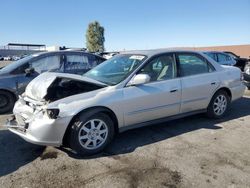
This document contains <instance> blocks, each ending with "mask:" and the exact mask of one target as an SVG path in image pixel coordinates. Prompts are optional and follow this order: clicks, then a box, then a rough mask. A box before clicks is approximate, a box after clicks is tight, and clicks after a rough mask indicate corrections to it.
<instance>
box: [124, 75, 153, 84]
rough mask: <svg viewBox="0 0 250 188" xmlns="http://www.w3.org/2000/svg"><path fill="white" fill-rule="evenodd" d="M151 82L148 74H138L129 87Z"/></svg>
mask: <svg viewBox="0 0 250 188" xmlns="http://www.w3.org/2000/svg"><path fill="white" fill-rule="evenodd" d="M149 81H150V76H149V75H147V74H137V75H136V76H134V77H133V78H132V79H131V80H130V81H129V83H128V84H127V86H136V85H142V84H146V83H148V82H149Z"/></svg>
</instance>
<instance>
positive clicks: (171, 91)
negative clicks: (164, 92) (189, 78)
mask: <svg viewBox="0 0 250 188" xmlns="http://www.w3.org/2000/svg"><path fill="white" fill-rule="evenodd" d="M176 91H178V89H172V90H170V93H174V92H176Z"/></svg>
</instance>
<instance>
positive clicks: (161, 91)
mask: <svg viewBox="0 0 250 188" xmlns="http://www.w3.org/2000/svg"><path fill="white" fill-rule="evenodd" d="M141 73H142V74H148V75H149V76H150V77H151V80H150V82H148V83H146V84H142V85H136V86H127V87H125V88H124V104H123V107H124V124H125V126H128V125H133V124H138V123H142V122H147V121H150V120H156V119H160V118H164V117H167V116H172V115H176V114H178V113H179V112H180V102H181V81H180V78H178V77H177V70H176V62H175V57H174V54H172V53H169V54H164V55H160V56H158V57H155V58H153V59H152V60H150V61H149V62H148V63H146V65H145V66H144V67H143V68H142V69H141V70H139V71H138V72H137V74H141Z"/></svg>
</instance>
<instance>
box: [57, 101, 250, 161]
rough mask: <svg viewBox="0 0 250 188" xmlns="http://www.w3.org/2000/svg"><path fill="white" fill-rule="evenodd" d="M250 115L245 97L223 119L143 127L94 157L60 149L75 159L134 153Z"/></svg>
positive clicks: (188, 119)
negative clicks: (152, 145) (147, 146)
mask: <svg viewBox="0 0 250 188" xmlns="http://www.w3.org/2000/svg"><path fill="white" fill-rule="evenodd" d="M248 115H250V98H246V97H243V98H242V99H240V100H238V101H236V102H234V103H233V104H232V105H231V108H230V110H229V111H228V114H227V115H226V116H225V118H223V119H219V120H213V119H208V118H207V117H206V116H205V115H204V114H198V115H194V116H190V117H186V118H182V119H178V120H173V121H169V122H166V123H162V124H158V125H151V126H148V127H142V128H139V129H134V130H130V131H127V132H124V133H121V134H119V135H118V136H116V138H115V139H114V140H113V141H112V143H111V144H110V145H109V147H108V148H107V149H106V150H105V151H104V152H103V153H101V154H98V155H95V156H92V157H85V158H84V157H81V156H78V155H76V154H74V153H73V152H71V151H70V150H67V149H65V148H60V149H61V150H62V151H64V152H66V153H67V154H68V155H69V156H70V157H73V158H75V159H88V158H98V157H104V156H112V155H119V154H125V153H130V152H133V151H134V150H135V149H136V148H138V147H141V146H145V145H148V144H152V143H155V142H159V141H162V140H166V139H168V138H172V137H175V136H178V135H181V134H185V133H187V132H191V131H195V130H198V129H221V127H219V126H216V124H219V123H223V122H227V121H230V120H233V119H237V118H243V117H244V116H248Z"/></svg>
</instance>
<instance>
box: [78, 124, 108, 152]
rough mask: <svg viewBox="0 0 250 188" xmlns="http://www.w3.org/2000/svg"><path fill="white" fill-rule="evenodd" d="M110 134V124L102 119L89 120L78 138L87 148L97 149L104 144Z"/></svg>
mask: <svg viewBox="0 0 250 188" xmlns="http://www.w3.org/2000/svg"><path fill="white" fill-rule="evenodd" d="M107 136H108V126H107V125H106V123H105V122H104V121H102V120H100V119H91V120H89V121H87V122H86V123H85V124H84V125H83V126H82V127H81V129H80V131H79V134H78V140H79V143H80V144H81V146H82V147H83V148H85V149H90V150H91V149H97V148H99V147H100V146H101V145H103V144H104V142H105V141H106V139H107Z"/></svg>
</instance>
